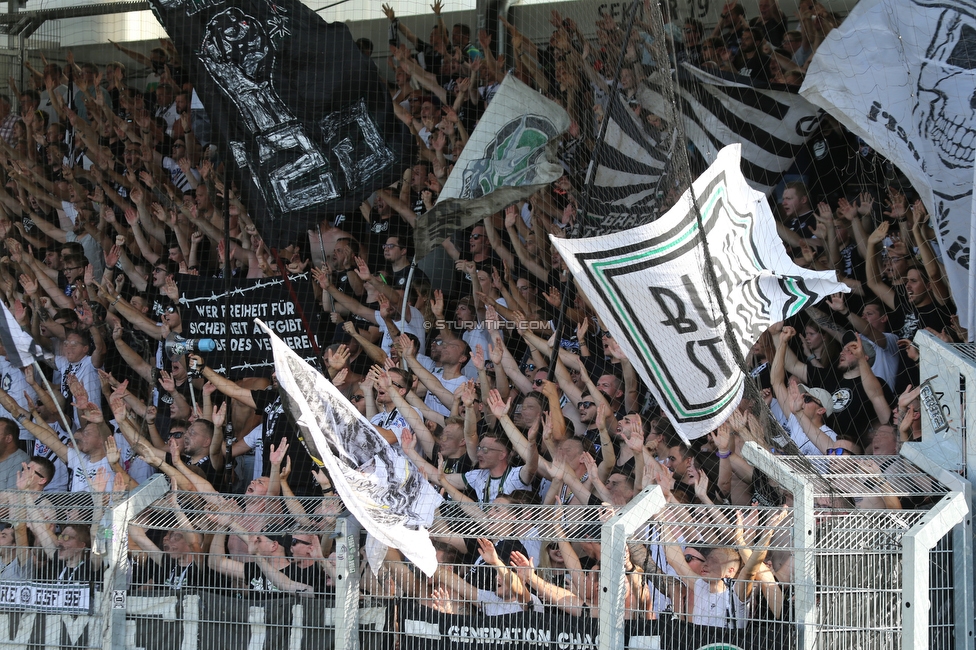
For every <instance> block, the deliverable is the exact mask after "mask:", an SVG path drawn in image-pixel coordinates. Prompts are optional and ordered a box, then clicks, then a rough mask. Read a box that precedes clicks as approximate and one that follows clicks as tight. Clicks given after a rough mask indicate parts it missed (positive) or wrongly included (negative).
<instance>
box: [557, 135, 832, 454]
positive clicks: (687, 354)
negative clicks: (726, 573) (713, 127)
mask: <svg viewBox="0 0 976 650" xmlns="http://www.w3.org/2000/svg"><path fill="white" fill-rule="evenodd" d="M740 147H741V145H730V146H728V147H725V148H724V149H722V150H721V151H719V153H718V156H717V157H716V159H715V162H714V163H712V165H711V166H710V167H709V168H708V169H707V170H706V171H705V173H704V174H702V175H701V176H700V177H699V178H698V179H697V180H696V181H695V182H694V184H693V186H692V188H689V189H688V190H687V191H686V192H685V193H684V194H682V195H681V198H679V199H678V201H677V203H675V205H674V207H672V208H671V209H670V210H668V211H667V213H665V214H664V215H662V216H660V217H659V218H658V219H656V220H655V221H653V222H651V223H649V224H647V225H644V226H640V227H639V228H634V229H632V230H628V231H624V232H619V233H614V234H611V235H603V236H601V237H591V238H588V239H559V238H556V237H551V240H552V243H553V245H554V246H555V247H556V249H557V250H558V251H559V254H560V255H561V256H562V258H563V260H564V261H565V262H566V265H567V266H568V267H569V270H570V271H571V272H572V274H573V279H574V280H575V281H576V284H577V285H579V288H580V290H581V291H582V292H583V293H584V294H585V295H586V297H587V298H588V299H589V301H590V303H591V304H592V305H593V307H594V309H596V312H597V314H598V315H599V316H600V319H601V320H602V321H603V322H604V323H605V324H606V325H607V328H608V329H609V330H610V333H611V334H613V337H614V340H616V341H617V342H618V343H619V344H620V347H621V349H622V350H623V351H624V354H625V355H626V357H627V358H628V359H630V360H631V363H633V365H634V368H635V369H636V370H637V372H638V374H639V375H640V376H641V379H643V380H644V384H645V385H646V386H647V387H648V388H649V389H650V391H651V393H652V394H653V396H654V398H655V399H656V400H657V402H658V404H660V405H661V406H662V408H663V409H664V411H665V413H666V414H667V416H668V418H669V419H670V420H671V422H672V423H673V424H674V426H675V429H676V430H677V431H678V433H680V434H681V435H682V436H683V437H684V438H685V439H686V440H692V439H695V438H700V437H701V436H703V435H705V434H707V433H708V432H709V431H712V430H714V429H715V428H716V427H718V426H719V425H720V424H722V423H723V422H724V421H725V420H726V419H728V417H729V415H730V414H731V413H732V411H733V410H734V409H735V407H736V406H737V405H738V404H739V401H740V399H741V397H742V391H743V380H744V374H743V371H742V369H741V367H740V366H739V363H738V361H737V359H738V358H742V357H745V356H746V354H748V352H749V348H750V347H751V346H752V344H753V343H754V342H755V341H756V340H757V339H758V338H759V336H760V335H761V334H762V333H763V332H764V331H765V330H766V329H768V328H769V326H770V325H771V324H772V323H776V322H779V321H781V320H785V319H786V318H789V317H791V316H795V315H796V314H798V313H799V312H801V311H802V310H803V309H805V308H806V307H810V306H812V305H814V304H816V303H817V302H818V301H819V300H821V299H822V298H824V297H826V296H827V295H829V294H831V293H838V292H848V291H850V289H848V288H847V286H846V285H844V284H842V283H840V282H837V281H836V279H835V277H834V275H835V274H834V272H833V271H830V272H824V271H811V270H809V269H803V268H800V267H799V266H796V265H795V264H794V263H793V260H791V259H790V258H789V256H788V255H787V253H786V251H785V250H784V249H783V243H782V241H781V240H780V238H779V236H778V235H777V234H776V224H775V221H774V220H773V214H772V212H770V209H769V204H768V203H767V201H766V198H765V196H763V194H761V193H759V192H757V191H755V190H753V189H752V188H751V187H749V185H748V184H747V182H746V179H745V177H744V176H743V175H742V171H741V170H740V165H741V157H740ZM699 212H700V213H701V219H700V221H699V219H698V213H699ZM706 244H707V246H706ZM708 267H711V269H712V270H714V278H715V283H713V282H711V281H709V280H707V279H706V278H708V277H709V276H710V274H709V273H708V272H707V270H708ZM734 346H738V350H736V349H735V347H734Z"/></svg>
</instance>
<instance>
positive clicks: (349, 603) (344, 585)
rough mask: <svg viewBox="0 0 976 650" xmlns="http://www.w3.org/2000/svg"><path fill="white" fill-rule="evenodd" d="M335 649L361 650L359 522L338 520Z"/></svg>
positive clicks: (348, 519) (344, 518) (352, 518)
mask: <svg viewBox="0 0 976 650" xmlns="http://www.w3.org/2000/svg"><path fill="white" fill-rule="evenodd" d="M335 535H336V584H335V590H336V598H335V647H336V649H337V650H359V522H358V521H356V518H355V517H353V516H351V515H347V516H345V517H339V518H338V519H336V524H335Z"/></svg>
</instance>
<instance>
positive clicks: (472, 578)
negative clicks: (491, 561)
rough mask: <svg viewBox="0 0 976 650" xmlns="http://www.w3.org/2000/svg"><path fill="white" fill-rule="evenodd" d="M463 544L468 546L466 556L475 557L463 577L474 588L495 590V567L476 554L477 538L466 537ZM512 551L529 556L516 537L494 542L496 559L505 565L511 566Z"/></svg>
mask: <svg viewBox="0 0 976 650" xmlns="http://www.w3.org/2000/svg"><path fill="white" fill-rule="evenodd" d="M465 544H467V546H468V558H469V559H470V558H476V559H474V561H473V562H471V564H472V565H473V566H472V567H471V569H470V570H469V571H468V574H467V575H466V576H464V579H465V580H466V581H467V582H469V583H470V584H472V585H473V586H474V587H475V588H476V589H483V590H485V591H495V569H494V567H492V566H490V565H488V564H485V561H484V560H482V559H481V555H479V554H478V540H476V539H473V538H468V539H466V540H465ZM512 551H518V552H519V553H521V554H522V555H524V556H525V557H529V552H528V551H527V550H525V546H523V545H522V542H520V541H519V540H517V539H503V540H501V541H500V542H496V543H495V552H496V553H497V554H498V559H499V560H501V561H502V562H504V563H505V566H512V562H511V557H512Z"/></svg>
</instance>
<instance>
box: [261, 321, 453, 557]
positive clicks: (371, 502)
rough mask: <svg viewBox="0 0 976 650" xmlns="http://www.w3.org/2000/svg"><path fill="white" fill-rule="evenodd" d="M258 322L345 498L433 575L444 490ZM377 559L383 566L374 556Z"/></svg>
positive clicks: (368, 525)
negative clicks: (434, 532)
mask: <svg viewBox="0 0 976 650" xmlns="http://www.w3.org/2000/svg"><path fill="white" fill-rule="evenodd" d="M254 322H255V323H257V324H258V325H259V326H260V327H262V328H263V329H264V330H265V331H266V332H267V333H268V337H269V338H270V340H271V349H272V351H273V352H274V359H275V373H276V376H277V378H278V386H279V390H280V391H281V396H282V399H283V400H284V402H285V404H286V405H287V407H288V410H289V412H290V413H291V415H292V417H293V418H294V419H295V423H296V424H297V425H298V427H299V429H300V430H301V432H302V435H303V437H304V441H305V446H306V448H307V449H308V452H309V453H310V454H312V457H313V460H316V461H317V462H320V463H321V464H322V465H324V466H325V468H326V469H327V470H328V472H329V476H330V477H331V478H332V482H333V485H334V486H335V489H336V492H338V494H339V496H340V497H341V498H342V502H343V504H344V505H345V506H346V508H348V509H349V512H351V513H352V514H353V516H355V517H356V519H357V520H358V521H359V523H360V524H362V526H363V528H365V529H366V531H367V532H368V533H369V534H370V535H371V536H372V537H373V538H374V539H375V540H376V541H378V542H380V543H381V544H384V545H386V546H391V547H393V548H396V549H398V550H399V551H400V552H401V553H403V555H404V556H405V557H406V558H407V559H408V560H410V561H411V562H413V563H414V564H416V565H417V567H418V568H419V569H420V570H421V571H423V572H424V573H425V574H427V575H428V576H429V575H433V573H434V570H435V569H436V568H437V556H436V553H435V552H434V546H433V544H432V543H431V541H430V535H429V533H428V532H427V528H428V527H429V526H430V525H431V524H432V523H433V521H434V511H435V510H436V509H437V507H438V506H439V505H440V504H441V501H443V498H442V497H441V495H440V494H438V493H437V491H436V490H435V489H434V488H433V486H431V484H430V483H428V482H427V479H425V478H424V476H423V474H421V473H420V471H419V470H418V469H417V468H416V466H415V465H414V464H413V463H412V462H411V461H410V460H409V459H408V458H407V457H406V456H405V455H404V454H403V452H402V451H401V450H400V449H399V447H397V448H394V447H392V446H391V445H390V443H388V442H387V441H386V440H385V439H384V438H383V437H382V436H381V435H380V434H379V432H378V431H376V429H375V428H373V425H372V424H370V423H369V420H367V419H366V418H364V417H363V416H362V414H361V413H360V412H359V411H358V410H357V409H356V407H355V406H353V405H352V404H351V403H350V402H349V400H347V399H346V398H345V397H343V395H342V393H341V392H339V389H337V388H336V387H335V386H333V385H332V382H330V381H329V380H328V379H326V378H325V377H323V376H322V374H321V373H320V372H318V371H317V370H315V369H314V368H312V367H311V366H310V365H308V364H307V363H306V362H305V361H303V360H302V358H301V357H299V356H298V355H297V354H295V353H294V352H292V351H291V350H290V349H288V347H287V346H286V345H285V344H284V342H282V340H281V339H279V338H278V337H277V336H276V335H275V333H274V332H273V331H272V330H271V329H269V328H268V327H267V326H266V325H265V324H264V323H263V322H262V321H260V320H255V321H254ZM369 546H370V545H367V547H369ZM380 557H382V555H380ZM370 563H371V565H372V567H373V570H374V572H375V571H377V570H378V568H379V566H378V564H374V563H373V556H371V557H370Z"/></svg>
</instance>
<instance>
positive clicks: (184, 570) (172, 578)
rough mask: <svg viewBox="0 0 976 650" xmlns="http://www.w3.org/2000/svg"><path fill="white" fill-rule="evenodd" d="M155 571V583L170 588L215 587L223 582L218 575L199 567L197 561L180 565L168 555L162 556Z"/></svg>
mask: <svg viewBox="0 0 976 650" xmlns="http://www.w3.org/2000/svg"><path fill="white" fill-rule="evenodd" d="M158 568H159V570H158V571H157V572H156V580H155V581H156V584H158V585H159V586H161V587H168V588H170V589H192V588H194V587H215V586H218V585H220V584H222V583H223V580H222V579H221V577H220V575H219V574H217V573H214V572H213V571H211V570H210V569H207V568H205V567H201V566H200V564H199V562H191V563H190V564H188V565H186V566H181V565H180V564H179V563H177V562H176V560H174V559H173V558H171V557H169V556H168V555H166V556H163V560H162V564H161V565H160V566H159V567H158Z"/></svg>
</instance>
